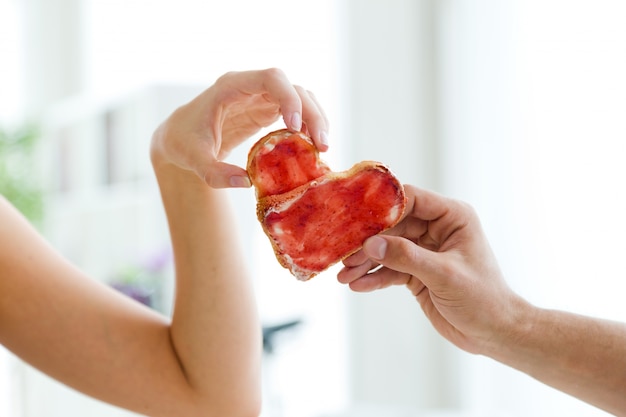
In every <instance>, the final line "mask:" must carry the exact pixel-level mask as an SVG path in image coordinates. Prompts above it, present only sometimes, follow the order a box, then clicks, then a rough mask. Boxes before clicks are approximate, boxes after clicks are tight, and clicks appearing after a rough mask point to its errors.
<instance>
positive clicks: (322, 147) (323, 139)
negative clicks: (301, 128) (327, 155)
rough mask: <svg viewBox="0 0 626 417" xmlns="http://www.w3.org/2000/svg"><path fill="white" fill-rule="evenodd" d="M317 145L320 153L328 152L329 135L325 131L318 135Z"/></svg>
mask: <svg viewBox="0 0 626 417" xmlns="http://www.w3.org/2000/svg"><path fill="white" fill-rule="evenodd" d="M315 144H316V145H317V149H318V150H319V151H320V152H326V151H327V150H328V133H327V132H326V131H325V130H322V131H321V132H320V133H319V134H318V136H317V142H316V143H315Z"/></svg>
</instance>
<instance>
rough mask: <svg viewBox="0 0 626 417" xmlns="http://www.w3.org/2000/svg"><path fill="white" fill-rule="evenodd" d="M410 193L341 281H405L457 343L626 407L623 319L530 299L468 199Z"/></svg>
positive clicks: (369, 284)
mask: <svg viewBox="0 0 626 417" xmlns="http://www.w3.org/2000/svg"><path fill="white" fill-rule="evenodd" d="M405 192H406V194H407V198H408V204H407V210H406V217H405V218H404V219H403V220H402V221H401V222H400V223H399V224H398V225H397V226H396V227H394V228H392V229H390V230H389V231H388V232H387V233H386V234H385V235H379V236H375V237H372V238H370V239H368V240H367V241H366V242H365V244H364V246H363V249H362V250H361V251H359V252H357V253H355V254H354V255H352V256H351V257H349V258H347V259H346V260H345V261H344V268H343V269H342V270H341V271H340V272H339V273H338V280H339V281H340V282H342V283H345V284H348V285H349V286H350V288H352V289H353V290H354V291H359V292H367V291H374V290H378V289H381V288H386V287H389V286H391V285H405V286H406V287H407V288H408V289H409V290H410V291H411V293H412V294H413V296H414V297H415V298H416V300H417V302H418V303H419V304H420V306H421V307H422V310H423V311H424V313H425V314H426V316H427V317H428V319H429V320H430V322H431V323H432V325H433V326H434V327H435V329H437V331H438V332H439V333H440V334H441V335H442V336H443V337H445V338H446V339H448V340H449V341H450V342H452V343H453V344H455V345H456V346H458V347H459V348H461V349H464V350H466V351H468V352H471V353H475V354H481V355H486V356H489V357H491V358H493V359H495V360H497V361H500V362H502V363H504V364H506V365H509V366H511V367H513V368H516V369H518V370H520V371H522V372H525V373H527V374H529V375H531V376H532V377H534V378H536V379H538V380H539V381H542V382H544V383H546V384H548V385H550V386H552V387H554V388H557V389H559V390H561V391H564V392H566V393H568V394H571V395H573V396H575V397H577V398H579V399H581V400H583V401H586V402H588V403H590V404H593V405H595V406H597V407H599V408H602V409H604V410H606V411H608V412H610V413H613V414H615V415H626V395H624V394H625V391H624V387H626V325H625V324H624V323H619V322H613V321H608V320H600V319H595V318H591V317H585V316H580V315H577V314H572V313H568V312H563V311H554V310H547V309H542V308H538V307H535V306H533V305H531V304H530V303H528V302H527V301H526V300H524V299H522V298H521V297H520V296H519V295H517V294H516V293H514V292H513V291H512V290H511V289H510V288H509V287H508V286H507V284H506V282H505V280H504V277H503V275H502V272H501V271H500V268H499V266H498V264H497V262H496V259H495V257H494V255H493V253H492V251H491V249H490V246H489V243H488V242H487V239H486V237H485V234H484V232H483V230H482V227H481V225H480V221H479V219H478V217H477V215H476V213H475V212H474V210H473V209H472V208H471V207H470V206H468V205H467V204H465V203H463V202H460V201H456V200H452V199H449V198H445V197H442V196H440V195H437V194H435V193H432V192H428V191H425V190H421V189H419V188H416V187H413V186H410V185H407V186H405ZM380 265H382V267H380V268H379V269H377V270H374V268H377V267H379V266H380ZM373 270H374V271H373Z"/></svg>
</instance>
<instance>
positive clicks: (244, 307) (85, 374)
mask: <svg viewBox="0 0 626 417" xmlns="http://www.w3.org/2000/svg"><path fill="white" fill-rule="evenodd" d="M281 115H282V116H283V118H284V120H285V122H286V123H287V124H288V126H289V127H292V128H297V129H300V128H301V127H304V126H306V127H307V128H308V129H309V130H314V131H315V132H317V133H316V135H315V137H316V138H317V144H318V146H319V147H320V148H322V150H323V149H324V148H325V144H324V143H323V142H324V141H323V139H322V138H323V137H325V133H324V132H325V131H326V129H327V124H326V119H325V117H324V116H323V114H322V113H321V110H320V108H319V106H318V105H317V103H316V102H315V100H314V98H313V97H312V96H311V95H310V94H309V93H308V92H307V91H305V90H304V89H302V88H300V87H297V86H293V85H291V84H290V83H289V82H288V80H287V78H286V77H285V75H284V74H283V73H282V72H281V71H278V70H274V69H270V70H264V71H249V72H242V73H230V74H226V75H225V76H223V77H221V78H220V79H219V80H218V81H217V82H216V83H215V84H214V85H213V86H211V87H210V88H209V89H207V90H206V91H205V92H203V93H202V94H200V95H199V96H198V97H197V98H196V99H194V100H193V101H191V102H190V103H188V104H186V105H184V106H181V107H180V108H179V109H178V110H177V111H175V112H174V113H173V114H172V115H171V116H170V118H168V120H166V121H165V122H164V123H163V124H162V125H161V126H160V127H159V128H158V129H157V131H156V132H155V134H154V137H153V146H152V149H151V158H152V162H153V166H154V170H155V173H156V177H157V180H158V183H159V187H160V190H161V194H162V199H163V203H164V207H165V211H166V214H167V218H168V222H169V226H170V234H171V240H172V245H173V249H174V257H175V266H176V267H175V270H176V294H175V297H176V298H175V303H174V314H173V318H172V320H171V321H170V320H169V319H167V318H165V317H162V316H160V315H158V314H157V313H155V312H154V311H152V310H150V309H148V308H146V307H144V306H142V305H140V304H138V303H135V302H133V301H131V300H130V299H128V298H126V297H124V296H122V295H120V294H119V293H117V292H115V291H113V290H111V289H109V288H108V287H107V286H105V285H103V284H101V283H99V282H97V281H95V280H92V279H90V278H89V277H87V276H86V275H85V274H84V273H83V272H81V271H79V270H78V269H76V268H75V267H74V266H72V265H71V264H70V263H68V262H67V261H66V260H64V259H63V258H62V257H61V256H59V254H58V253H56V252H55V251H54V250H53V249H52V248H51V247H50V246H49V245H48V244H47V243H46V242H45V241H44V240H43V239H42V238H41V237H40V236H39V235H38V234H37V233H36V231H35V230H34V229H33V228H32V227H31V226H30V225H29V224H28V223H27V222H26V220H25V219H24V218H23V217H22V216H20V215H19V214H18V213H17V212H16V211H15V210H14V209H13V208H12V207H11V206H10V205H9V204H8V203H7V202H6V201H5V200H3V199H0V343H2V344H3V345H5V346H6V347H7V348H9V349H10V350H12V351H13V352H15V353H16V354H17V355H18V356H20V357H21V358H23V359H24V360H26V361H27V362H29V363H31V364H32V365H34V366H35V367H37V368H39V369H40V370H42V371H43V372H45V373H47V374H49V375H50V376H52V377H53V378H56V379H58V380H59V381H61V382H63V383H65V384H67V385H69V386H71V387H73V388H75V389H77V390H79V391H81V392H83V393H85V394H87V395H90V396H93V397H95V398H99V399H101V400H104V401H106V402H109V403H112V404H115V405H118V406H121V407H124V408H127V409H130V410H133V411H136V412H139V413H142V414H146V415H150V416H189V417H193V416H209V417H210V416H226V415H227V416H254V415H257V414H258V413H259V409H260V386H259V362H260V353H261V338H260V325H259V323H258V320H257V316H256V307H255V303H254V299H253V294H252V290H251V288H250V282H249V278H248V276H247V272H246V270H245V267H244V265H245V258H244V254H243V253H242V251H241V249H240V248H239V246H238V245H237V243H236V242H235V238H234V236H235V235H236V234H235V233H234V231H233V229H232V224H233V223H232V220H233V219H231V211H230V210H229V209H228V205H227V204H226V199H225V195H224V193H225V191H224V190H220V189H219V188H225V187H229V186H246V185H249V183H248V181H247V176H246V175H247V174H246V172H245V171H244V170H243V169H242V168H240V167H237V166H234V165H230V164H227V163H225V162H223V158H224V157H225V156H226V155H227V154H228V152H229V151H230V150H232V149H233V148H234V147H235V146H238V145H239V144H241V143H242V142H243V141H244V140H245V139H247V138H248V137H250V136H251V135H253V134H255V133H256V132H257V131H258V129H259V128H260V127H263V126H267V125H269V124H271V123H273V122H274V121H276V120H277V118H278V117H280V116H281ZM302 122H304V123H305V125H304V126H301V123H302Z"/></svg>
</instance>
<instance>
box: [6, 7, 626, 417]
mask: <svg viewBox="0 0 626 417" xmlns="http://www.w3.org/2000/svg"><path fill="white" fill-rule="evenodd" d="M624 21H626V3H624V2H623V1H621V0H596V1H582V0H542V1H535V0H524V1H522V0H509V1H500V0H491V1H489V0H484V1H481V0H385V1H374V0H369V1H368V0H365V1H363V0H338V1H332V0H314V1H313V0H302V1H293V0H266V1H262V2H261V1H254V0H230V1H219V2H218V1H199V0H178V1H167V0H150V1H148V0H123V1H122V0H109V1H97V0H0V132H1V134H0V141H1V142H0V152H2V154H1V155H0V177H1V178H0V187H2V188H1V190H2V192H3V194H5V195H7V197H10V198H11V199H12V200H13V201H15V204H16V205H17V206H18V207H19V208H20V209H21V210H22V211H23V212H24V213H25V214H27V215H28V216H29V217H30V218H31V219H32V221H33V222H34V223H35V224H36V225H37V227H38V228H39V229H40V230H41V231H42V233H44V234H45V235H46V237H47V238H48V239H49V240H50V241H51V242H52V243H53V244H54V245H55V247H56V248H58V249H59V250H60V251H61V252H62V253H63V254H64V255H65V256H67V257H68V258H69V259H71V260H72V261H73V262H75V263H76V264H78V265H79V266H80V267H81V268H83V269H84V270H86V271H88V272H89V274H90V275H92V276H93V277H94V278H95V279H100V280H103V281H106V282H108V283H110V284H111V285H115V286H116V287H117V288H119V289H120V290H121V291H124V292H126V293H127V294H128V295H130V296H133V297H134V298H136V299H137V300H139V301H141V302H145V303H147V304H150V305H151V306H153V307H154V308H155V309H158V310H160V311H162V312H163V313H164V314H169V312H170V308H171V291H172V289H171V288H172V286H171V284H172V276H171V259H170V256H169V255H170V254H169V245H168V237H167V228H166V225H165V221H164V217H163V213H162V209H161V206H160V200H159V196H158V192H157V189H156V186H155V182H154V179H153V177H152V173H151V169H150V165H149V162H148V157H147V146H148V144H149V141H150V136H151V134H152V131H153V130H154V129H155V127H156V126H157V125H158V124H159V123H160V121H161V120H163V119H164V118H165V117H166V116H167V115H168V114H169V113H170V112H171V111H172V110H173V109H175V108H176V107H177V106H179V105H181V104H183V103H185V102H186V101H187V100H189V99H191V98H192V97H194V96H195V95H197V94H198V93H199V92H201V91H202V90H203V89H204V88H206V87H208V86H209V85H210V84H211V83H212V82H213V81H214V80H215V79H216V78H217V77H218V76H219V75H221V74H222V73H224V72H226V71H230V70H246V69H260V68H266V67H279V68H282V69H283V70H284V71H285V72H286V73H287V75H288V76H289V77H290V79H291V80H292V81H293V82H294V83H297V84H301V85H303V86H305V87H306V88H308V89H310V90H312V91H314V92H315V94H316V96H317V97H318V99H319V101H320V102H321V103H322V105H323V106H324V108H325V110H326V113H327V114H328V116H329V118H330V121H331V126H332V127H331V149H330V151H329V152H328V153H327V154H326V155H324V158H325V160H326V161H327V162H328V163H329V164H330V165H331V166H332V167H333V168H335V169H336V170H340V169H346V168H348V167H349V166H351V165H352V164H353V163H355V162H357V161H360V160H363V159H374V160H379V161H382V162H384V163H386V164H388V165H389V166H390V167H391V168H392V170H393V171H395V173H396V174H397V175H398V176H399V177H400V178H401V180H402V181H403V182H406V183H413V184H416V185H418V186H421V187H426V188H430V189H433V190H436V191H439V192H441V193H444V194H447V195H450V196H453V197H456V198H460V199H463V200H466V201H468V202H470V203H471V204H472V205H473V206H474V207H475V208H476V209H477V211H478V212H479V214H480V216H481V219H482V221H483V225H484V227H485V229H486V232H487V234H488V236H489V238H490V240H491V242H492V245H493V248H494V251H495V252H496V254H497V256H498V258H499V260H500V263H501V266H502V268H503V270H504V271H505V274H506V276H507V279H508V281H509V283H510V284H511V286H512V287H513V288H514V289H515V290H516V291H518V292H519V293H521V294H522V295H523V296H524V297H526V298H527V299H529V300H530V301H531V302H533V303H535V304H537V305H540V306H543V307H549V308H561V309H568V310H571V311H575V312H578V313H583V314H590V315H594V316H598V317H606V318H611V319H616V320H626V304H624V302H623V293H624V291H623V290H624V288H625V284H624V282H625V275H626V274H625V272H624V269H623V266H622V263H621V259H622V257H623V252H624V250H625V249H626V244H625V243H624V239H623V236H624V235H626V217H625V216H624V213H626V198H625V191H624V190H625V187H624V179H625V178H626V164H625V163H624V160H626V122H625V121H626V117H625V115H626V77H624V74H626V26H625V25H624V24H623V22H624ZM259 137H260V136H259ZM244 148H245V146H244V147H242V149H240V151H239V152H238V153H236V154H234V155H233V156H232V162H234V163H239V164H241V165H243V164H245V158H246V153H247V149H244ZM231 196H232V199H233V202H234V204H233V205H234V207H236V210H237V211H238V216H239V218H240V219H241V227H240V230H239V233H241V235H242V238H243V239H244V242H246V248H245V250H246V253H248V256H247V261H248V262H249V263H250V265H251V268H250V270H251V271H254V273H255V276H254V280H255V285H256V288H257V296H258V300H259V308H260V312H261V317H262V320H263V325H264V326H265V327H266V329H275V328H280V327H281V326H283V325H287V328H286V329H285V330H282V331H277V332H275V333H272V336H271V338H270V339H271V340H269V342H268V344H267V345H266V349H265V354H264V381H263V383H264V411H263V415H264V416H265V417H283V416H289V417H356V416H359V417H369V416H376V417H379V416H388V417H395V416H402V417H405V416H440V417H443V416H445V417H463V416H480V417H491V416H529V415H532V416H554V415H568V416H572V417H575V416H603V415H605V413H603V412H601V411H598V410H596V409H594V408H592V407H590V406H587V405H585V404H583V403H582V402H580V401H578V400H575V399H573V398H571V397H569V396H567V395H564V394H561V393H559V392H557V391H555V390H553V389H551V388H549V387H546V386H544V385H542V384H540V383H538V382H536V381H534V380H533V379H531V378H529V377H527V376H525V375H523V374H520V373H519V372H517V371H514V370H511V369H509V368H506V367H504V366H502V365H500V364H498V363H495V362H493V361H491V360H489V359H486V358H483V357H479V356H473V355H469V354H466V353H464V352H461V351H459V350H457V349H456V348H454V347H453V346H451V345H450V344H448V343H447V342H445V341H444V340H443V339H442V338H441V337H439V336H438V334H437V333H436V332H434V331H433V330H432V329H431V327H430V325H429V324H428V322H427V321H426V320H425V318H424V317H423V314H422V313H421V310H420V309H419V307H418V305H417V303H416V302H415V301H414V300H413V298H412V297H411V296H410V294H409V293H408V292H407V291H406V290H405V289H404V288H391V289H387V290H384V291H380V292H378V293H373V294H353V293H351V292H350V291H349V290H348V289H347V288H345V287H343V286H341V285H340V284H338V283H337V282H336V279H335V275H336V272H337V270H338V267H335V268H333V269H331V270H330V271H328V272H326V273H323V274H322V275H320V276H318V277H316V278H315V279H314V280H312V281H310V282H307V283H301V282H297V281H296V280H295V279H294V278H293V277H291V275H289V273H288V272H286V271H285V270H283V269H282V268H280V267H279V266H278V263H277V262H276V260H275V258H274V256H273V253H272V252H271V247H270V245H269V244H268V242H267V240H266V238H265V236H264V235H263V234H262V232H261V229H260V227H259V225H258V224H257V223H256V220H255V206H254V196H253V193H252V192H251V190H233V191H232V193H231ZM24 302H25V303H27V302H28V300H24ZM294 323H296V324H294ZM290 324H294V325H290ZM71 342H72V341H71V340H68V343H71ZM130 415H132V414H130V413H128V412H124V411H122V410H119V409H116V408H114V407H110V406H108V405H105V404H102V403H100V402H97V401H95V400H92V399H90V398H87V397H85V396H83V395H81V394H78V393H76V392H74V391H72V390H70V389H68V388H67V387H65V386H63V385H60V384H58V383H56V382H54V381H52V380H50V379H49V378H48V377H46V376H45V375H42V374H41V373H39V372H38V371H36V370H34V369H32V368H30V367H29V366H28V365H26V364H24V363H22V362H20V361H19V359H17V358H16V357H14V356H13V355H12V354H11V353H9V352H7V351H5V350H1V348H0V416H7V417H56V416H63V417H71V416H90V417H92V416H130Z"/></svg>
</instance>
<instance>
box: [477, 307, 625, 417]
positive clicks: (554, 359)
mask: <svg viewBox="0 0 626 417" xmlns="http://www.w3.org/2000/svg"><path fill="white" fill-rule="evenodd" d="M525 310H526V311H525V313H524V314H522V315H521V316H520V317H523V321H520V323H518V329H517V330H515V331H513V332H511V334H510V335H507V336H506V337H505V338H504V339H503V341H502V342H499V343H498V344H496V345H494V346H492V347H491V348H490V351H489V352H487V355H488V356H491V357H492V358H494V359H496V360H498V361H500V362H502V363H505V364H507V365H510V366H512V367H514V368H516V369H518V370H520V371H522V372H525V373H527V374H529V375H531V376H532V377H534V378H536V379H537V380H539V381H541V382H543V383H545V384H547V385H550V386H552V387H554V388H556V389H559V390H561V391H564V392H566V393H568V394H570V395H572V396H574V397H576V398H579V399H581V400H583V401H585V402H588V403H590V404H593V405H595V406H596V407H599V408H601V409H604V410H606V411H608V412H611V413H614V414H616V415H626V325H625V324H623V323H618V322H613V321H609V320H601V319H595V318H590V317H585V316H580V315H576V314H572V313H567V312H562V311H556V310H546V309H540V308H536V307H533V306H530V305H527V306H526V309H525Z"/></svg>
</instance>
